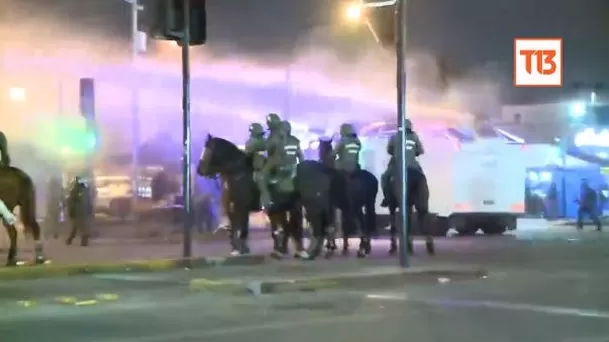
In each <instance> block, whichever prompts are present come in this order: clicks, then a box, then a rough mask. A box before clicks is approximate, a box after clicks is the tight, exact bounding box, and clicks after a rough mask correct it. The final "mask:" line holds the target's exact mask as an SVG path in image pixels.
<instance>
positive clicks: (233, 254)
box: [230, 249, 241, 256]
mask: <svg viewBox="0 0 609 342" xmlns="http://www.w3.org/2000/svg"><path fill="white" fill-rule="evenodd" d="M230 255H231V256H239V255H241V251H239V250H238V249H233V250H232V251H230Z"/></svg>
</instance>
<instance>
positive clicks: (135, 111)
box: [125, 0, 144, 216]
mask: <svg viewBox="0 0 609 342" xmlns="http://www.w3.org/2000/svg"><path fill="white" fill-rule="evenodd" d="M125 1H126V2H127V3H129V4H130V5H131V68H132V70H131V72H135V70H134V69H135V66H136V64H137V57H138V55H139V52H140V51H141V50H143V48H142V45H141V40H140V32H139V29H138V27H139V11H141V10H143V9H144V6H141V5H140V4H139V3H138V0H125ZM131 79H132V83H131V84H130V87H131V139H132V145H131V157H132V158H131V188H132V197H131V211H132V214H133V215H134V216H135V215H136V213H137V210H136V207H137V204H138V195H139V177H140V172H139V146H140V115H139V106H138V102H139V101H138V97H139V92H138V85H137V84H136V82H137V81H134V80H136V79H137V78H136V77H132V78H131Z"/></svg>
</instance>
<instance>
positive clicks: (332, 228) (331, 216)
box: [324, 209, 338, 254]
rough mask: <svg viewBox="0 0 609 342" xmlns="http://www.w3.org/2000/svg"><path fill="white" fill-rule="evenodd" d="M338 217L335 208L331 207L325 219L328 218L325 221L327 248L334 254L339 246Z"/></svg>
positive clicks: (329, 252) (328, 251)
mask: <svg viewBox="0 0 609 342" xmlns="http://www.w3.org/2000/svg"><path fill="white" fill-rule="evenodd" d="M336 217H337V215H336V211H335V210H334V209H331V210H330V211H329V213H328V214H327V217H325V220H327V221H326V222H324V224H325V225H326V229H327V231H326V249H327V253H328V254H333V253H334V251H336V249H337V248H338V247H336V231H337V230H338V226H337V222H336V221H337V218H336Z"/></svg>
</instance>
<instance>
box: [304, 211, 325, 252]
mask: <svg viewBox="0 0 609 342" xmlns="http://www.w3.org/2000/svg"><path fill="white" fill-rule="evenodd" d="M305 212H306V216H307V220H308V221H309V223H310V224H311V229H312V231H313V234H312V236H311V240H310V243H309V248H308V250H307V254H308V255H309V260H313V259H315V258H317V257H318V256H319V254H320V253H321V250H322V248H323V244H324V237H325V234H324V230H325V229H324V217H323V215H324V213H323V212H322V211H320V210H315V209H314V208H306V211H305Z"/></svg>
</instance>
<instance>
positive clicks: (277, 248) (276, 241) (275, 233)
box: [268, 213, 285, 258]
mask: <svg viewBox="0 0 609 342" xmlns="http://www.w3.org/2000/svg"><path fill="white" fill-rule="evenodd" d="M268 218H269V221H270V224H271V239H273V251H272V252H271V256H273V257H277V258H280V257H281V256H282V255H283V254H285V252H284V251H283V250H282V248H283V247H284V246H282V244H281V242H282V240H283V239H282V235H283V234H284V232H283V231H282V229H281V226H280V225H279V223H278V219H277V217H276V215H275V214H273V213H269V214H268Z"/></svg>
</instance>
